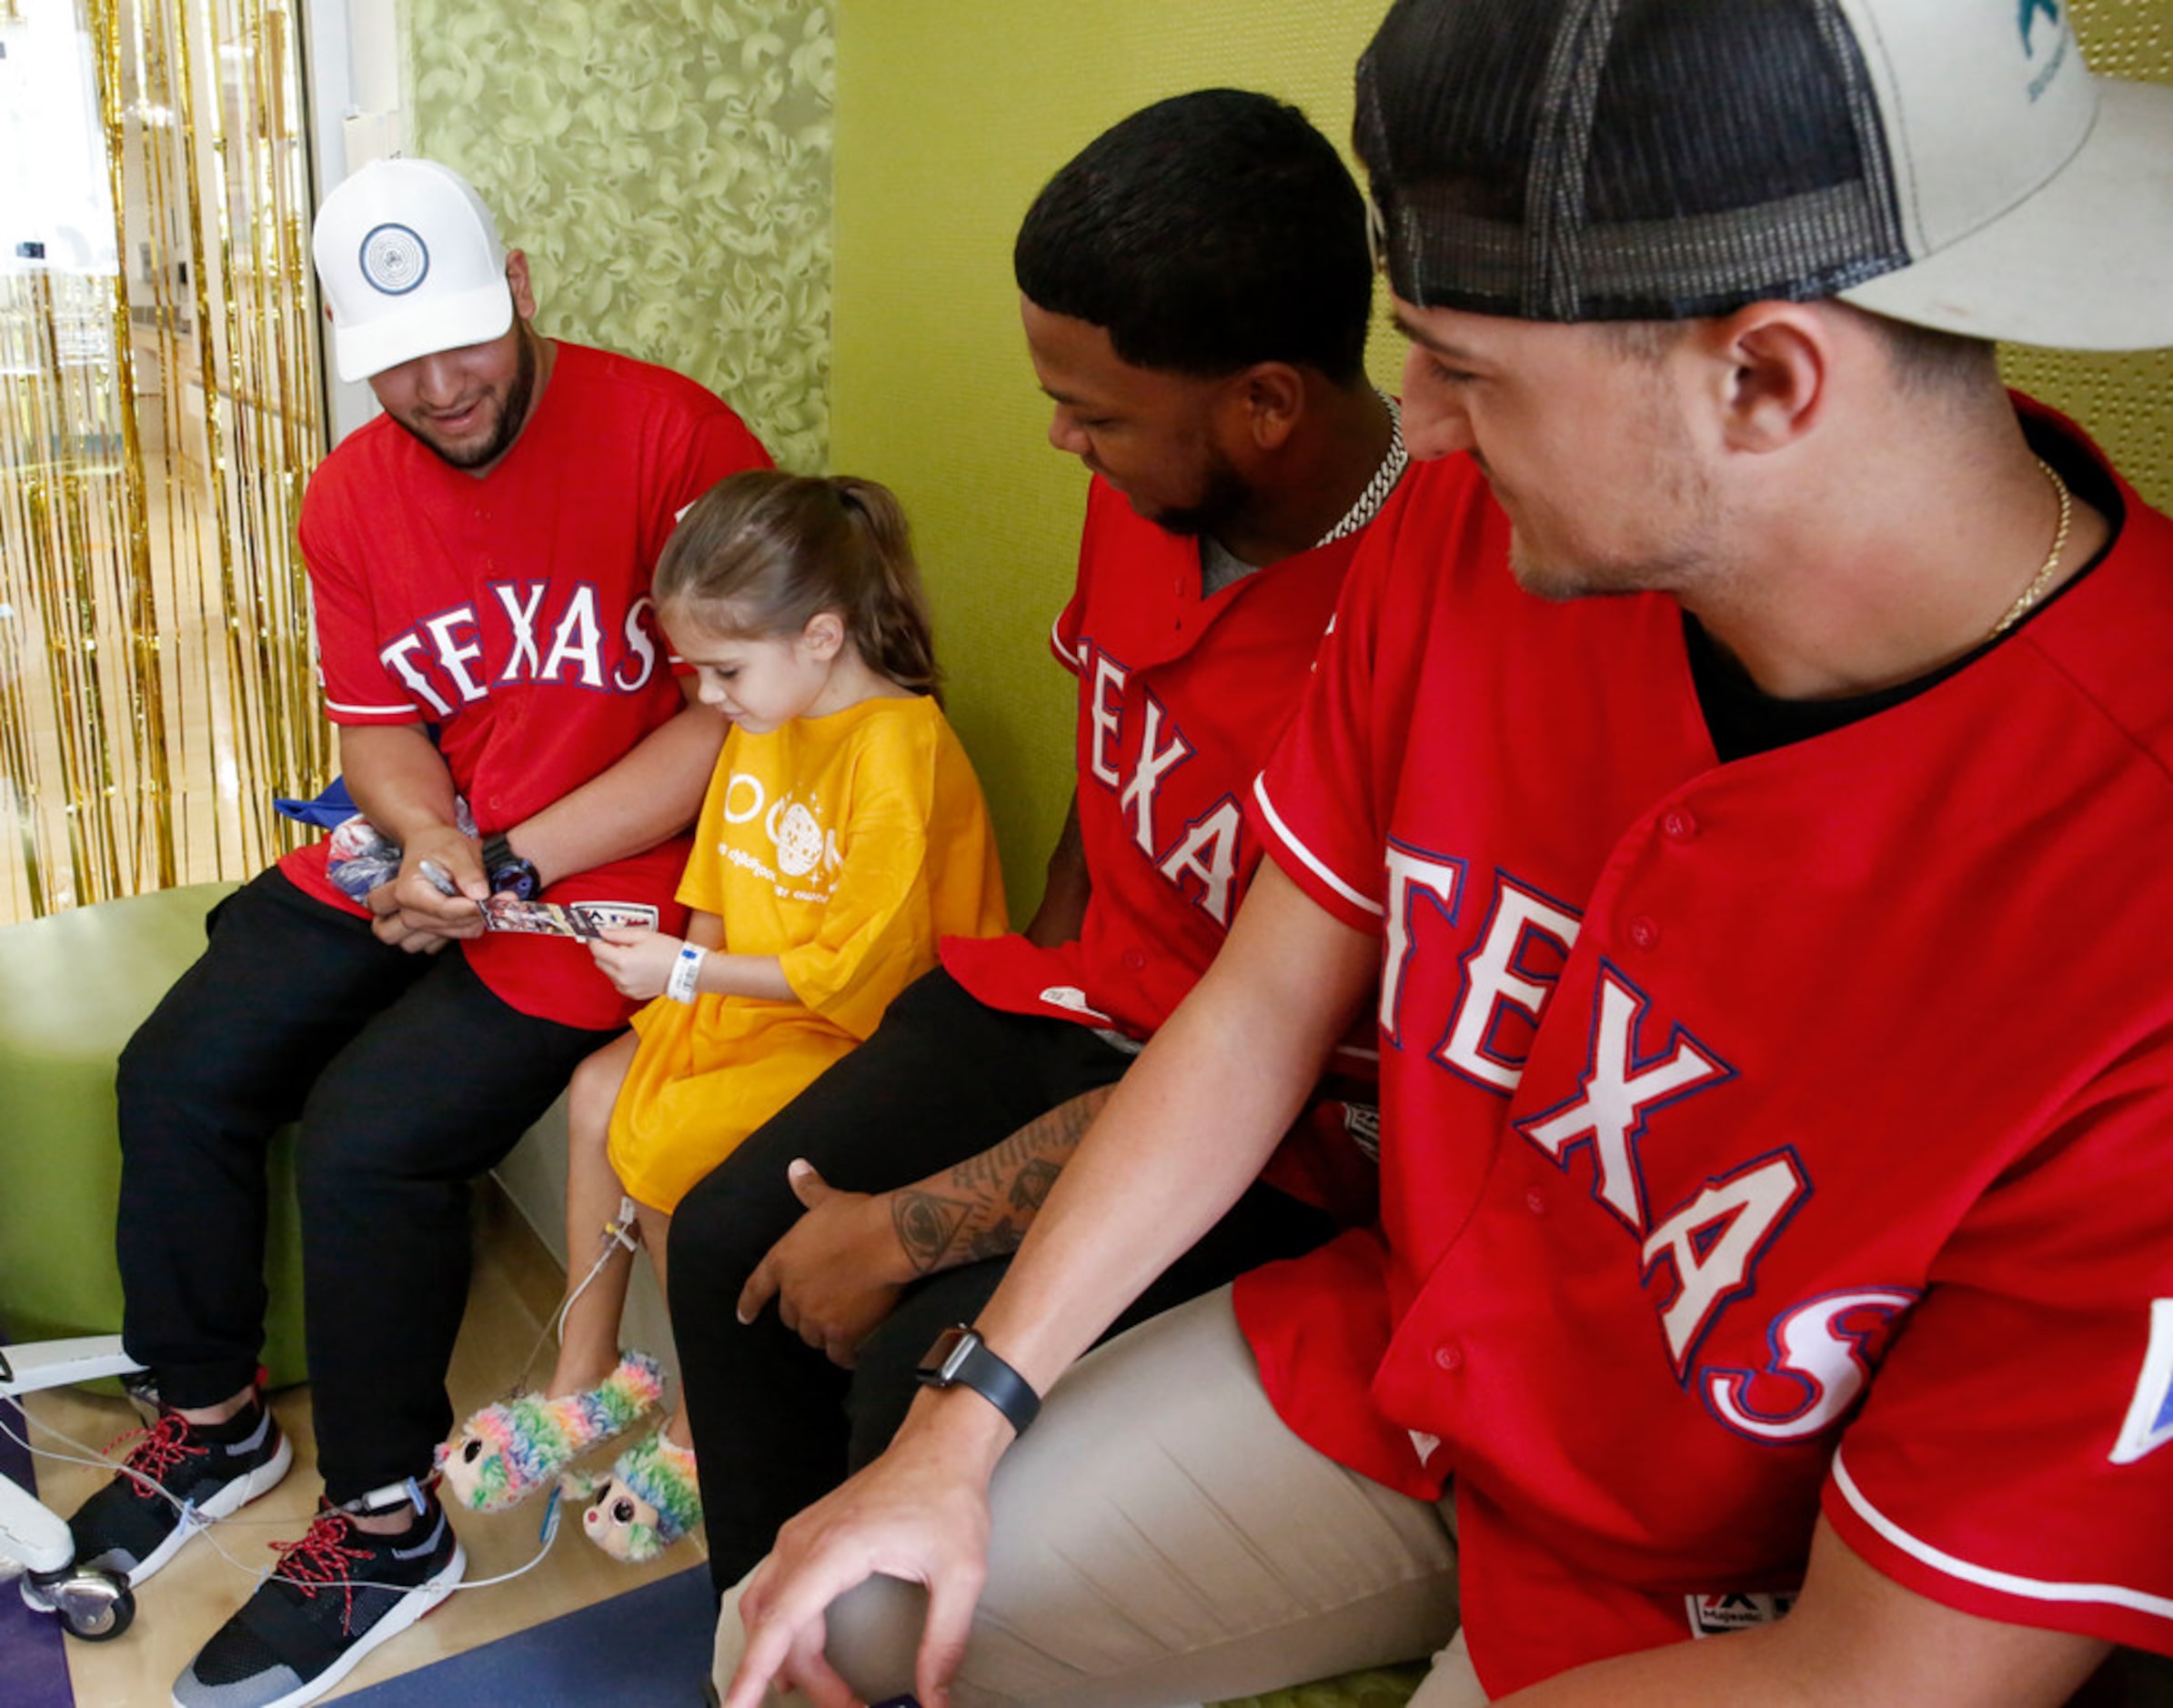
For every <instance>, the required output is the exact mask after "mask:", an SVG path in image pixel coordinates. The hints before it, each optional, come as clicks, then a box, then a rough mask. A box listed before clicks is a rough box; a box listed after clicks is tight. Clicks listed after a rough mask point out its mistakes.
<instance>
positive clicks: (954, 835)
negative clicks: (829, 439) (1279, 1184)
mask: <svg viewBox="0 0 2173 1708" xmlns="http://www.w3.org/2000/svg"><path fill="white" fill-rule="evenodd" d="M654 591H655V597H656V600H657V613H658V617H659V621H660V622H661V623H662V625H663V628H664V631H665V634H666V635H667V637H668V638H669V640H670V641H671V643H672V646H673V648H674V650H675V651H676V653H677V654H678V656H679V658H680V659H681V660H682V661H683V662H684V663H685V664H686V665H688V666H689V667H691V668H692V669H693V670H694V671H695V673H696V674H697V676H698V677H699V691H700V696H701V698H702V700H703V702H704V703H705V704H708V705H710V706H714V707H716V708H718V709H719V710H720V711H722V712H724V713H725V714H726V716H728V717H729V718H730V719H731V720H732V728H731V730H730V733H729V735H727V737H726V738H725V742H724V749H723V752H722V753H721V755H720V756H719V760H718V766H717V775H716V778H715V779H714V780H713V781H712V782H711V784H710V786H709V798H708V799H707V800H706V801H705V802H704V804H703V807H702V812H701V818H700V819H699V823H698V825H697V828H696V831H695V838H694V851H693V854H692V856H691V857H690V858H689V861H688V866H687V873H686V877H685V878H684V879H682V881H681V883H680V886H679V899H680V900H681V901H682V902H684V903H685V904H686V905H687V906H688V907H689V909H692V914H691V918H690V920H689V926H688V929H687V935H686V938H685V939H683V940H682V939H679V938H676V937H671V936H669V935H667V934H665V933H662V932H658V931H628V930H610V931H607V932H606V933H605V934H604V940H602V941H601V942H599V943H595V944H592V945H591V951H592V952H593V953H594V955H595V956H596V959H597V961H598V963H599V965H600V966H601V967H602V969H603V970H604V972H605V974H606V975H607V976H608V977H609V979H610V980H611V982H612V983H613V984H614V985H616V986H617V987H618V988H619V990H620V991H622V992H624V993H625V994H626V995H628V996H633V997H646V998H654V999H655V1000H653V1001H651V1002H650V1003H649V1006H648V1007H647V1008H645V1009H643V1010H641V1011H640V1012H639V1013H638V1014H637V1015H636V1016H635V1017H634V1021H633V1030H632V1031H631V1032H629V1034H628V1035H627V1036H625V1037H623V1038H620V1039H619V1040H617V1041H616V1042H614V1043H611V1044H608V1045H606V1046H605V1047H604V1048H603V1049H602V1050H599V1051H598V1052H597V1053H596V1054H595V1055H593V1056H591V1057H590V1058H589V1060H587V1061H586V1062H584V1063H583V1064H582V1065H581V1067H580V1069H579V1070H578V1072H577V1073H576V1074H575V1076H574V1080H573V1086H572V1091H571V1095H570V1098H569V1100H568V1110H569V1127H570V1147H569V1160H568V1182H567V1249H568V1252H569V1253H571V1252H575V1251H582V1250H584V1249H589V1247H590V1242H591V1241H594V1240H595V1238H596V1233H597V1230H598V1229H599V1227H600V1228H603V1229H605V1230H606V1235H607V1243H606V1247H605V1256H604V1257H603V1258H602V1259H600V1260H599V1264H598V1267H597V1268H596V1269H594V1270H593V1271H590V1272H589V1275H588V1277H587V1278H586V1280H585V1281H581V1282H579V1283H577V1284H575V1285H573V1286H572V1287H571V1288H570V1289H569V1294H568V1301H567V1304H566V1307H565V1309H564V1310H563V1311H562V1313H561V1324H560V1338H559V1350H558V1364H557V1367H556V1368H555V1369H554V1370H553V1371H552V1373H551V1378H550V1381H549V1383H548V1387H547V1389H546V1391H545V1392H543V1393H542V1394H540V1395H538V1394H527V1395H522V1396H520V1397H519V1398H518V1399H515V1400H511V1401H507V1402H501V1403H500V1404H498V1405H493V1406H488V1407H486V1408H485V1409H484V1410H483V1411H481V1412H478V1413H477V1414H476V1415H475V1416H474V1417H473V1418H471V1419H470V1420H469V1421H468V1423H467V1425H465V1426H464V1428H463V1430H462V1431H461V1432H460V1433H458V1435H456V1436H455V1437H454V1439H453V1440H452V1441H451V1442H448V1444H447V1447H446V1449H445V1450H444V1452H443V1454H442V1461H441V1462H442V1463H443V1465H444V1469H445V1472H446V1480H447V1482H448V1486H449V1487H450V1488H451V1489H452V1491H453V1492H454V1494H455V1495H456V1497H457V1498H458V1499H459V1500H461V1501H462V1502H464V1503H465V1504H467V1505H468V1506H469V1507H471V1508H473V1509H475V1510H477V1511H480V1512H495V1511H499V1510H502V1509H503V1508H505V1507H508V1506H511V1505H513V1504H514V1503H515V1502H518V1501H520V1500H522V1499H525V1498H526V1497H527V1496H528V1495H529V1494H532V1493H535V1492H538V1490H540V1489H543V1488H545V1487H547V1486H549V1485H550V1483H551V1482H552V1481H553V1480H554V1478H555V1476H556V1474H557V1472H558V1471H559V1470H560V1469H561V1468H562V1467H563V1466H564V1465H565V1464H566V1463H567V1462H569V1461H570V1460H571V1459H572V1458H573V1457H574V1456H575V1455H577V1454H578V1453H579V1452H583V1451H585V1450H586V1449H588V1448H589V1447H590V1446H593V1445H595V1444H597V1443H598V1442H601V1441H603V1440H605V1439H607V1438H608V1437H609V1436H610V1435H613V1434H616V1433H618V1432H619V1431H620V1430H623V1429H625V1428H626V1427H627V1426H628V1425H629V1423H630V1422H632V1421H633V1420H634V1419H635V1418H636V1417H638V1416H639V1415H640V1413H641V1412H645V1411H647V1410H648V1409H649V1407H651V1406H653V1405H654V1404H656V1403H657V1401H658V1399H659V1394H660V1388H661V1382H660V1380H659V1374H658V1370H657V1365H656V1361H654V1360H653V1359H651V1358H649V1356H648V1355H646V1354H644V1353H640V1352H627V1353H623V1354H622V1353H621V1352H620V1351H619V1343H618V1336H619V1317H620V1313H621V1311H622V1310H623V1308H624V1305H625V1301H626V1291H627V1284H628V1281H629V1276H630V1271H631V1263H632V1250H633V1246H634V1244H635V1243H636V1241H637V1238H638V1239H639V1243H641V1244H643V1245H646V1246H647V1247H648V1248H649V1261H650V1262H651V1264H652V1265H654V1267H655V1268H656V1271H657V1279H658V1280H659V1282H661V1281H662V1280H663V1278H664V1277H663V1270H664V1239H665V1230H666V1229H667V1227H668V1226H669V1221H670V1215H671V1211H672V1210H673V1209H674V1208H675V1207H676V1206H677V1205H678V1203H679V1199H680V1198H681V1197H682V1196H683V1195H684V1194H685V1192H686V1191H687V1190H688V1189H689V1187H691V1186H692V1185H694V1183H695V1182H696V1181H699V1180H700V1179H701V1178H702V1177H703V1176H704V1175H706V1174H707V1173H709V1170H711V1169H713V1168H715V1167H716V1166H717V1165H718V1163H719V1162H721V1161H722V1160H724V1158H725V1157H726V1156H727V1155H728V1154H729V1152H730V1151H731V1150H733V1148H734V1147H735V1146H737V1145H738V1144H739V1142H740V1141H741V1140H743V1139H745V1138H746V1137H747V1135H748V1134H749V1133H750V1132H752V1131H753V1130H755V1129H756V1128H757V1127H759V1126H760V1125H761V1124H762V1123H763V1122H764V1121H765V1120H768V1119H769V1118H770V1116H771V1115H773V1114H775V1113H776V1112H777V1111H778V1110H780V1109H781V1108H783V1107H784V1105H785V1104H786V1103H788V1102H790V1100H792V1098H793V1097H795V1096H796V1095H797V1094H798V1093H799V1092H800V1090H803V1089H804V1088H805V1087H806V1086H807V1085H808V1084H809V1083H810V1081H811V1080H814V1079H815V1077H816V1076H817V1075H818V1074H820V1072H821V1071H822V1070H823V1069H825V1068H827V1067H828V1066H829V1065H830V1063H831V1062H833V1061H835V1060H837V1059H838V1058H839V1057H840V1056H841V1055H843V1054H844V1053H845V1052H846V1051H847V1050H850V1049H851V1048H852V1047H853V1045H854V1044H856V1043H857V1042H859V1041H860V1040H861V1039H863V1038H865V1037H867V1036H868V1034H869V1033H870V1032H871V1031H873V1030H875V1027H876V1024H877V1022H878V1021H879V1020H881V1018H882V1014H883V1010H884V1009H885V1008H886V1007H887V1006H888V1005H889V1003H890V999H891V998H892V997H894V996H896V995H897V994H898V992H899V991H900V990H902V989H903V988H904V987H905V986H906V985H907V984H908V983H910V981H911V980H914V979H916V978H918V977H919V976H920V975H921V973H923V972H925V971H927V970H929V969H930V968H931V967H932V966H933V965H934V964H935V957H936V943H937V939H939V938H941V937H945V936H953V935H963V936H987V935H991V934H992V933H995V932H999V931H1001V930H1003V929H1005V924H1006V921H1005V916H1004V907H1003V892H1002V879H1001V873H1000V872H999V869H998V867H997V857H996V845H995V840H994V838H993V836H992V834H991V830H990V827H989V820H988V812H987V808H986V806H985V804H984V802H983V801H982V799H981V786H980V784H979V782H978V781H977V780H976V779H975V778H974V775H973V769H972V766H971V764H970V763H969V761H968V760H967V758H966V754H965V750H964V749H963V748H961V746H960V744H959V740H958V738H957V737H956V736H955V735H954V734H953V733H952V732H951V726H950V725H949V724H948V723H947V722H945V721H944V718H943V714H942V710H941V707H940V706H939V705H938V703H937V700H936V697H935V685H936V666H935V656H934V650H933V648H932V645H931V640H930V634H929V622H928V615H927V607H926V604H925V602H924V600H923V598H922V595H921V582H920V575H919V572H918V570H917V569H916V568H915V567H914V563H913V558H912V553H911V548H910V539H909V537H908V533H907V529H906V521H905V516H904V513H903V511H902V510H901V509H900V507H899V504H898V501H897V499H896V498H895V497H892V496H891V495H890V492H889V491H888V490H887V489H886V488H884V487H880V486H878V485H877V484H876V483H874V482H873V481H867V480H856V479H851V478H844V477H839V478H831V479H819V478H814V477H803V476H793V475H787V474H781V473H779V472H776V471H774V470H761V471H758V472H750V473H747V474H740V475H734V476H732V477H729V478H728V479H726V480H723V481H720V482H719V484H718V485H717V486H716V487H713V488H711V489H710V491H709V493H707V494H706V495H705V496H704V497H702V498H701V499H699V501H698V502H697V503H696V504H694V505H693V506H692V507H690V508H689V510H688V512H687V514H686V516H685V517H683V518H681V520H680V522H679V527H678V528H677V529H676V530H675V531H674V532H673V534H672V537H671V539H670V541H669V544H668V545H667V546H666V548H665V550H664V555H663V558H662V559H661V561H660V562H659V564H658V567H657V573H656V578H655V584H654ZM615 1212H617V1213H615ZM637 1230H638V1233H637ZM570 1279H571V1278H570V1277H569V1280H570ZM699 1516H700V1504H699V1493H698V1491H697V1485H696V1482H695V1477H694V1454H693V1450H692V1448H691V1446H690V1445H689V1441H688V1436H687V1431H686V1422H685V1418H684V1416H683V1415H675V1416H673V1417H672V1418H671V1420H670V1421H669V1422H667V1423H665V1424H664V1425H663V1427H662V1428H661V1429H659V1431H658V1432H656V1433H654V1434H653V1435H650V1436H649V1437H647V1438H645V1439H644V1440H643V1441H641V1442H639V1443H637V1444H636V1445H635V1446H633V1447H632V1448H630V1449H629V1450H628V1451H627V1452H624V1453H622V1454H621V1455H620V1456H619V1462H618V1464H617V1465H615V1466H614V1467H613V1472H612V1476H611V1478H610V1481H609V1482H608V1483H607V1484H606V1485H605V1487H604V1489H603V1491H602V1492H601V1493H600V1494H599V1495H597V1496H596V1498H595V1500H594V1501H593V1502H592V1503H591V1504H590V1506H589V1509H588V1511H587V1512H586V1513H585V1514H584V1517H583V1526H584V1529H585V1530H586V1532H587V1533H588V1534H589V1538H590V1540H592V1541H594V1542H597V1543H598V1544H599V1546H601V1547H603V1548H604V1549H605V1550H606V1551H607V1552H611V1553H615V1554H617V1555H619V1557H621V1558H624V1559H636V1560H639V1559H648V1558H650V1557H652V1556H653V1555H654V1554H655V1553H657V1552H659V1551H660V1550H661V1549H662V1548H664V1547H666V1546H669V1544H670V1543H671V1542H674V1541H676V1540H678V1538H679V1536H680V1535H682V1534H684V1533H685V1532H686V1531H687V1530H688V1529H689V1527H690V1526H691V1525H692V1524H693V1523H695V1522H698V1520H699Z"/></svg>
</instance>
